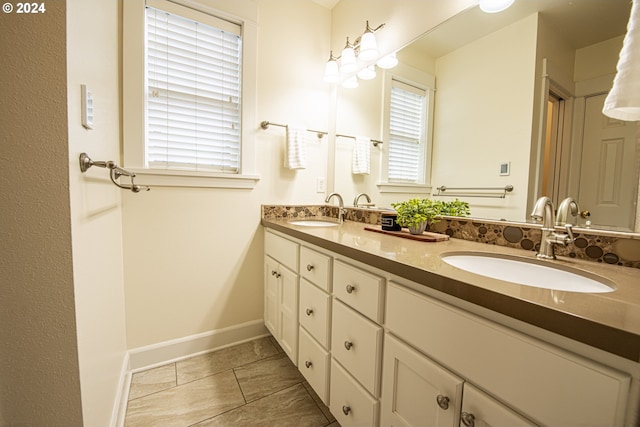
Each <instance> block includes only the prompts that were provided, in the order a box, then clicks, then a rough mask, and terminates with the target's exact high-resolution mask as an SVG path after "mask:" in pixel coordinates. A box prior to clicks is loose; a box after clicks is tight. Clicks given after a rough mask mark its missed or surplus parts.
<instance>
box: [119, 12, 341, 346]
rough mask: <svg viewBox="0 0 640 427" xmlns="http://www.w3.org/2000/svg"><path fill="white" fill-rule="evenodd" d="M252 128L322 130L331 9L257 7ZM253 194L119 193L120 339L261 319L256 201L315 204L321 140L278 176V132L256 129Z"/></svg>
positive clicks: (321, 170) (147, 339)
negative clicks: (302, 161) (123, 324)
mask: <svg viewBox="0 0 640 427" xmlns="http://www.w3.org/2000/svg"><path fill="white" fill-rule="evenodd" d="M255 6H256V7H257V8H258V40H259V47H258V81H257V87H258V93H257V104H258V105H257V116H258V121H261V120H269V121H272V122H275V123H282V124H287V123H288V124H298V123H299V124H304V125H306V126H307V127H309V128H311V129H320V130H326V129H327V126H328V109H329V88H328V86H327V85H326V84H325V83H323V81H322V73H323V71H324V61H325V60H326V56H327V54H328V50H329V29H330V11H329V10H328V9H325V8H322V7H320V6H318V5H316V4H315V3H312V2H301V1H299V0H277V1H276V0H259V1H257V2H255ZM254 132H255V137H256V149H255V151H256V163H257V168H258V173H259V175H260V177H261V179H260V181H259V183H258V185H257V186H256V187H255V188H254V189H253V190H229V189H203V188H197V189H196V188H170V187H164V188H161V187H157V188H153V189H152V190H151V191H150V192H148V193H144V194H132V193H123V194H122V197H123V236H124V241H123V243H124V272H125V283H126V303H127V304H126V319H127V341H128V346H129V348H130V349H131V348H138V347H142V346H146V345H150V344H155V343H160V342H163V341H167V340H171V339H177V338H183V337H188V336H190V335H194V334H198V333H203V332H209V331H215V330H219V329H222V328H225V327H230V326H233V325H238V324H241V323H244V322H249V321H254V320H260V319H262V311H263V293H262V289H263V288H262V287H263V283H262V277H263V276H262V269H263V239H262V229H261V227H260V225H259V224H260V205H261V204H262V203H315V204H321V203H323V200H324V194H323V193H316V191H315V188H316V184H315V183H316V178H317V177H319V176H320V177H324V176H325V175H326V167H327V164H326V150H327V143H326V138H325V139H324V140H322V141H321V142H318V141H317V139H315V136H314V135H313V134H309V137H310V138H309V140H310V142H309V144H308V150H309V152H308V157H309V164H308V167H307V169H304V170H298V171H290V170H285V169H283V168H282V163H283V153H284V151H283V148H284V135H285V130H284V129H283V128H279V127H275V126H272V127H270V128H269V129H268V130H266V131H264V130H260V129H259V128H258V123H255V131H254Z"/></svg>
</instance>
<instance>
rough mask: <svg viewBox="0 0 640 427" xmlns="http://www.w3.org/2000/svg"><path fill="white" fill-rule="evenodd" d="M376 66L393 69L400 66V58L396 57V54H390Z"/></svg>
mask: <svg viewBox="0 0 640 427" xmlns="http://www.w3.org/2000/svg"><path fill="white" fill-rule="evenodd" d="M376 65H377V66H378V67H380V68H382V69H385V70H387V69H389V68H393V67H395V66H396V65H398V58H397V57H396V54H395V52H394V53H390V54H389V55H387V56H385V57H383V58H380V60H379V61H378V62H376Z"/></svg>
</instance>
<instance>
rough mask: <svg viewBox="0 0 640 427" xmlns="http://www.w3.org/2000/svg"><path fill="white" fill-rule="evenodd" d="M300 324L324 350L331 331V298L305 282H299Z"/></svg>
mask: <svg viewBox="0 0 640 427" xmlns="http://www.w3.org/2000/svg"><path fill="white" fill-rule="evenodd" d="M299 306H300V314H299V316H298V318H299V319H300V324H301V325H302V326H303V327H304V328H305V329H306V330H307V332H309V333H310V334H311V335H312V336H313V337H314V338H315V339H316V340H318V342H319V343H320V344H321V345H322V346H324V347H325V348H329V333H330V331H331V327H330V322H331V296H329V294H326V293H324V292H323V291H322V290H320V289H318V288H316V287H315V286H313V285H312V284H311V283H309V282H308V281H307V280H305V279H302V280H300V304H299Z"/></svg>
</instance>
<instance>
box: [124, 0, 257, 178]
mask: <svg viewBox="0 0 640 427" xmlns="http://www.w3.org/2000/svg"><path fill="white" fill-rule="evenodd" d="M157 2H164V0H127V1H125V2H124V3H123V36H122V44H123V49H122V62H123V67H122V69H123V76H122V111H123V115H122V127H123V147H122V148H123V165H124V167H126V168H127V169H128V170H130V171H132V172H134V173H135V174H136V176H137V177H138V180H137V181H138V182H140V183H141V184H145V185H150V186H170V187H211V188H240V189H242V188H245V189H251V188H254V187H255V185H256V184H257V182H258V180H259V179H260V177H259V176H258V175H257V174H256V161H255V132H256V131H255V126H253V124H254V123H256V105H257V99H256V93H257V74H256V70H257V45H258V43H257V40H258V37H257V35H258V34H257V22H256V20H257V7H256V6H255V4H254V2H251V1H234V2H228V1H226V2H225V1H224V0H208V1H207V5H204V4H203V3H201V2H199V1H190V0H180V1H176V0H172V2H171V3H169V4H170V5H171V4H173V3H177V6H178V7H180V6H181V7H186V8H189V9H193V10H196V11H198V12H202V13H206V14H209V15H212V16H214V17H217V18H219V19H223V20H227V21H230V22H233V23H236V24H238V25H240V27H241V37H242V43H243V46H242V47H243V49H242V93H241V96H242V98H241V99H242V101H241V120H242V121H241V133H240V134H241V137H240V164H239V171H238V173H235V174H230V173H217V172H202V171H190V170H180V169H155V168H154V169H152V168H146V167H145V160H144V159H145V151H144V150H145V145H146V141H145V127H146V117H145V116H146V110H145V102H146V101H145V97H146V96H147V94H146V91H145V69H144V67H145V43H144V40H145V30H146V29H145V5H146V4H147V3H149V5H150V6H152V7H157ZM154 4H155V5H156V6H154ZM169 7H171V6H169ZM163 8H164V7H163ZM168 11H169V12H172V11H171V10H168ZM177 14H180V13H179V12H178V13H177Z"/></svg>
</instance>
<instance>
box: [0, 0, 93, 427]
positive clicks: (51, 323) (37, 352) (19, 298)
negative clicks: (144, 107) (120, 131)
mask: <svg viewBox="0 0 640 427" xmlns="http://www.w3.org/2000/svg"><path fill="white" fill-rule="evenodd" d="M65 4H66V2H64V1H62V0H60V1H55V2H47V4H46V7H47V11H46V13H44V14H39V15H17V14H15V13H14V14H3V15H2V17H1V19H2V27H1V31H2V43H0V57H1V58H2V67H0V91H1V93H0V99H2V102H1V103H0V129H2V130H1V131H0V132H1V134H2V143H1V144H0V182H2V185H0V200H2V202H1V203H0V206H2V208H1V212H2V213H1V217H2V221H1V224H2V225H1V229H0V230H1V236H2V237H1V240H2V249H1V251H2V256H0V266H1V271H2V275H1V277H2V292H1V293H0V295H1V296H0V342H1V343H2V344H1V345H0V425H2V426H9V425H12V426H15V425H29V426H44V425H56V426H58V425H59V426H78V425H81V424H82V408H81V404H80V400H81V397H80V375H79V369H78V366H79V362H78V353H77V344H76V318H75V300H74V282H73V265H72V264H73V258H72V249H71V248H72V246H71V224H70V220H69V218H70V210H69V202H70V200H69V164H68V138H67V108H66V102H67V93H66V79H67V74H66V56H65V52H66V48H65V43H66V37H65V35H66V30H65V26H66V23H65ZM74 251H75V249H74Z"/></svg>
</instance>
